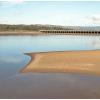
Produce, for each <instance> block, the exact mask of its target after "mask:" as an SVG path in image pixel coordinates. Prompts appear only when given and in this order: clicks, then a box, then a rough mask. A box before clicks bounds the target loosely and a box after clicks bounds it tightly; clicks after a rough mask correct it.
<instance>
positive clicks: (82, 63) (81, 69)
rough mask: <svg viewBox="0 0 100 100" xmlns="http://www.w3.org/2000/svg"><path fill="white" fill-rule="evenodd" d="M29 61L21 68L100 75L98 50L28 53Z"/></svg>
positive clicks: (33, 70)
mask: <svg viewBox="0 0 100 100" xmlns="http://www.w3.org/2000/svg"><path fill="white" fill-rule="evenodd" d="M28 55H30V56H31V61H30V63H29V64H28V65H27V66H26V67H25V68H23V69H22V70H21V72H22V73H27V72H47V73H48V72H50V73H53V72H60V73H63V72H65V73H67V72H72V73H84V74H95V75H96V74H97V75H100V51H99V50H95V51H67V52H45V53H30V54H28Z"/></svg>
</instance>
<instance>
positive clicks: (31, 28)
mask: <svg viewBox="0 0 100 100" xmlns="http://www.w3.org/2000/svg"><path fill="white" fill-rule="evenodd" d="M66 29H69V28H66V27H64V26H59V25H58V26H57V25H7V24H0V31H21V30H23V31H39V30H66Z"/></svg>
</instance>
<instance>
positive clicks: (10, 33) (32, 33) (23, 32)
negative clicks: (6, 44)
mask: <svg viewBox="0 0 100 100" xmlns="http://www.w3.org/2000/svg"><path fill="white" fill-rule="evenodd" d="M40 34H41V32H39V31H23V30H22V31H0V35H40Z"/></svg>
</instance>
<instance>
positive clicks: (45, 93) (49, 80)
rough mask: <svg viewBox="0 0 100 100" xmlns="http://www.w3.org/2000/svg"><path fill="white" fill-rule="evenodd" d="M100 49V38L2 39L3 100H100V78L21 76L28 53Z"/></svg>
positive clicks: (0, 94)
mask: <svg viewBox="0 0 100 100" xmlns="http://www.w3.org/2000/svg"><path fill="white" fill-rule="evenodd" d="M99 49H100V36H81V35H77V36H75V35H74V36H73V35H44V36H0V98H100V76H93V75H84V74H72V73H20V70H21V69H22V68H24V67H25V65H26V64H28V63H29V61H30V59H31V58H30V57H29V56H28V55H25V53H32V52H49V51H73V50H99Z"/></svg>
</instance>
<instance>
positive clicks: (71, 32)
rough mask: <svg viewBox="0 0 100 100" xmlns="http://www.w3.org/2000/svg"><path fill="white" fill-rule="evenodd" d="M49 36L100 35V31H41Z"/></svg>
mask: <svg viewBox="0 0 100 100" xmlns="http://www.w3.org/2000/svg"><path fill="white" fill-rule="evenodd" d="M40 33H41V34H45V35H46V34H47V35H49V34H50V35H100V30H40Z"/></svg>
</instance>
